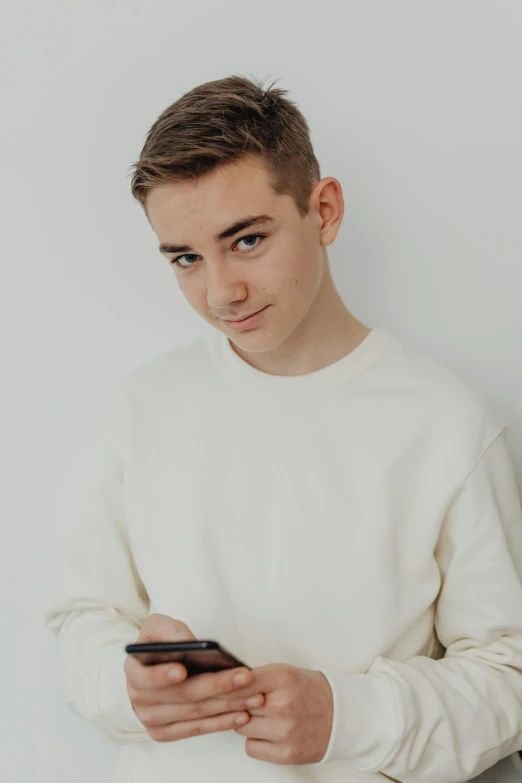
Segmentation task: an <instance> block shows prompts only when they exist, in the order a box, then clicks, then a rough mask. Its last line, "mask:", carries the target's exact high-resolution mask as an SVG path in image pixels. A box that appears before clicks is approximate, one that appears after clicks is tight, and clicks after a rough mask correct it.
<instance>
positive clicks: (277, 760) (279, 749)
mask: <svg viewBox="0 0 522 783" xmlns="http://www.w3.org/2000/svg"><path fill="white" fill-rule="evenodd" d="M245 751H246V754H247V756H250V758H253V759H258V760H259V761H268V762H269V763H270V762H271V763H272V764H296V763H297V762H296V761H295V756H294V751H293V749H292V747H291V746H290V745H285V744H282V743H279V742H268V741H267V740H257V739H251V738H248V739H247V741H246V743H245Z"/></svg>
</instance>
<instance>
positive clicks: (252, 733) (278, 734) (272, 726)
mask: <svg viewBox="0 0 522 783" xmlns="http://www.w3.org/2000/svg"><path fill="white" fill-rule="evenodd" d="M235 731H236V732H237V733H238V734H241V735H242V736H243V737H251V738H252V739H257V740H266V741H268V742H284V740H285V737H287V736H288V721H285V719H284V718H274V717H271V718H265V717H262V718H258V717H254V716H252V717H251V718H250V720H249V721H248V723H247V724H245V725H244V726H240V727H239V728H236V729H235Z"/></svg>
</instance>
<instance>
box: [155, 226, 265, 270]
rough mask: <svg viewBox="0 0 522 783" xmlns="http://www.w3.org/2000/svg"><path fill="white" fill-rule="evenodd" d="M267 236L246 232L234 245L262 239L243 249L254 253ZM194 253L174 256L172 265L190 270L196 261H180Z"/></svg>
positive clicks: (244, 251) (245, 251)
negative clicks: (182, 263)
mask: <svg viewBox="0 0 522 783" xmlns="http://www.w3.org/2000/svg"><path fill="white" fill-rule="evenodd" d="M266 236H267V234H245V236H244V237H239V239H238V240H237V241H236V242H235V243H234V245H233V247H235V246H236V245H237V244H238V242H242V241H243V239H260V240H261V242H257V244H255V245H254V246H253V247H250V248H248V250H243V251H242V252H243V253H252V252H253V251H254V250H257V248H258V247H259V245H260V244H261V243H262V242H263V239H264V238H265V237H266ZM193 255H195V254H194V253H183V255H181V256H177V258H173V259H172V261H171V262H170V263H171V264H172V266H177V267H178V269H181V270H183V271H184V272H185V271H188V270H189V269H192V268H193V267H194V266H196V262H194V263H193V264H189V266H181V265H180V264H179V263H178V262H179V259H180V258H185V256H193Z"/></svg>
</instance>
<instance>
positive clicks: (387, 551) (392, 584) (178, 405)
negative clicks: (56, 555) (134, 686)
mask: <svg viewBox="0 0 522 783" xmlns="http://www.w3.org/2000/svg"><path fill="white" fill-rule="evenodd" d="M114 400H115V402H114V407H113V408H111V416H110V417H109V418H108V421H109V423H110V426H109V427H108V429H107V439H106V441H105V442H104V446H103V449H102V450H101V458H100V461H99V464H97V468H96V473H95V475H96V477H97V478H96V480H95V482H94V487H93V490H92V492H91V493H90V495H89V502H88V503H87V504H86V505H85V508H84V509H83V512H82V526H81V532H78V529H77V527H75V531H74V542H73V543H72V544H71V552H70V555H69V556H68V558H67V562H66V563H65V564H64V566H63V569H62V571H63V580H62V582H63V584H62V587H61V588H60V591H59V593H58V594H57V597H56V601H55V603H54V605H53V606H52V608H50V609H49V611H48V612H47V614H46V618H45V619H46V623H47V625H48V627H49V628H50V629H51V630H52V631H53V632H54V633H55V634H56V635H57V636H58V637H59V642H60V649H61V652H62V654H63V661H64V685H65V689H66V694H67V696H66V699H67V701H66V703H67V706H68V707H69V709H70V710H71V711H72V712H73V713H75V714H77V715H79V716H82V717H84V718H86V719H87V720H90V721H91V722H92V723H93V724H94V725H95V726H96V727H97V728H98V729H99V731H101V732H102V733H103V734H104V735H106V736H107V737H109V738H110V739H111V740H113V741H114V742H116V743H119V744H120V745H122V746H123V747H122V750H121V753H120V757H119V761H118V764H117V766H116V769H115V770H114V774H113V776H112V778H111V781H112V783H142V781H146V782H147V783H185V781H189V782H190V783H193V782H194V783H200V782H201V783H203V781H206V780H212V782H213V783H235V782H236V781H237V783H262V782H263V781H266V783H301V782H302V781H309V782H311V783H314V782H317V783H341V781H342V783H363V782H366V783H369V782H370V781H376V783H377V782H378V781H384V780H385V778H384V777H383V775H386V776H388V777H391V778H392V779H396V780H399V781H403V783H421V782H422V783H460V782H461V781H466V780H468V778H471V777H474V776H475V775H477V774H479V773H480V772H481V771H482V770H484V769H486V768H487V767H490V766H492V765H493V764H494V763H495V762H496V761H497V760H499V759H500V758H502V757H504V756H507V755H508V754H510V753H513V752H515V751H516V750H518V749H519V748H522V581H521V580H522V516H521V508H520V499H519V494H518V490H517V486H516V481H515V476H514V472H513V466H512V462H511V459H510V455H509V452H508V448H507V445H506V429H505V428H503V427H500V426H499V425H497V424H495V423H494V421H493V420H492V418H491V416H490V414H489V413H488V411H487V409H486V407H485V406H484V405H483V404H482V403H481V401H480V400H478V399H477V398H476V397H475V395H474V394H473V393H472V392H471V391H470V390H469V389H468V388H467V387H466V386H465V385H464V384H463V383H462V382H461V381H460V380H459V379H458V378H457V377H455V375H453V373H451V372H450V371H449V370H447V369H445V368H444V367H443V366H441V365H440V364H439V363H437V362H435V361H434V360H432V359H430V358H428V357H426V356H425V355H424V354H422V353H421V352H420V351H418V350H417V349H415V348H413V347H410V346H407V345H405V344H402V343H400V342H399V341H398V340H396V339H395V338H393V337H391V336H390V335H388V334H386V333H385V332H383V331H380V330H378V329H373V330H372V331H371V332H370V334H369V335H368V336H367V337H366V338H365V340H364V341H363V342H362V343H361V344H360V345H359V346H358V347H357V348H356V349H355V350H354V351H352V352H351V353H349V354H348V355H347V356H345V357H343V358H342V359H340V360H339V361H337V362H335V363H333V364H331V365H329V366H327V367H324V368H323V369H321V370H318V371H317V372H313V373H309V374H306V375H300V376H276V375H270V374H268V373H263V372H261V371H259V370H257V369H255V368H254V367H252V366H251V365H249V364H248V363H247V362H245V361H244V360H243V359H242V358H241V357H240V356H239V355H238V354H236V353H235V351H234V350H233V349H232V347H231V345H230V343H229V341H228V338H227V337H226V336H225V335H223V334H222V333H221V332H214V333H212V334H211V335H210V336H209V337H207V338H204V339H202V340H198V341H196V342H193V343H191V344H189V345H185V346H182V347H178V348H175V349H174V350H171V351H169V352H167V353H165V354H162V355H161V356H159V357H156V358H155V359H153V360H151V361H149V362H147V363H146V364H144V365H142V366H141V367H139V368H138V369H137V370H134V371H133V372H132V373H130V374H129V375H128V376H127V377H126V378H125V379H124V381H123V383H122V386H121V388H120V389H119V390H118V392H117V394H116V395H115V396H114ZM154 612H160V613H164V614H167V615H169V616H171V617H173V618H175V619H178V620H182V621H183V622H184V623H186V624H187V625H188V626H189V627H190V629H191V630H192V632H193V633H194V635H195V636H196V637H197V638H201V639H205V638H207V639H216V640H217V641H219V642H221V643H222V644H223V645H224V646H225V647H227V648H228V649H230V650H231V652H233V653H235V654H236V655H237V656H238V657H239V658H240V659H241V660H243V661H244V662H245V663H247V664H248V665H249V666H251V667H257V666H262V665H265V664H269V663H276V662H280V663H287V664H292V665H294V666H301V667H305V668H310V669H316V670H319V671H321V672H323V673H324V675H325V676H326V677H327V679H328V681H329V683H330V685H331V688H332V692H333V695H334V718H333V728H332V734H331V738H330V743H329V746H328V749H327V751H326V755H325V756H324V758H323V759H322V760H321V761H319V762H318V763H315V764H306V765H277V764H273V763H268V762H261V761H259V760H257V759H253V758H251V757H249V756H247V754H246V752H245V742H246V740H245V737H243V736H241V735H239V734H237V733H236V732H234V731H227V732H220V733H216V734H209V735H205V736H201V737H192V738H190V739H185V740H180V741H177V742H167V743H162V742H155V741H154V740H153V739H151V738H150V736H149V735H148V733H147V731H146V729H145V727H144V726H143V725H142V724H141V722H140V721H139V719H138V717H137V715H136V714H135V713H134V711H133V709H132V705H131V703H130V700H129V698H128V694H127V690H126V684H125V674H124V669H123V665H124V661H125V658H126V653H125V651H124V646H125V644H127V643H129V642H133V641H135V640H136V639H137V637H138V634H139V629H140V625H141V623H142V622H143V620H144V619H145V618H146V617H147V616H148V615H149V614H152V613H154Z"/></svg>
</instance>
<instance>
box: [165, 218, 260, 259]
mask: <svg viewBox="0 0 522 783" xmlns="http://www.w3.org/2000/svg"><path fill="white" fill-rule="evenodd" d="M273 221H274V218H273V217H271V215H246V216H245V217H242V218H239V220H236V222H235V223H232V225H231V226H228V228H225V229H223V231H220V232H219V234H216V236H215V240H216V242H223V241H224V240H225V239H229V238H230V237H233V236H234V234H238V233H239V232H240V231H243V230H244V229H245V228H250V226H260V225H264V224H265V223H271V222H273ZM159 249H160V253H190V252H191V251H192V249H193V248H191V247H190V246H189V245H171V244H170V243H166V242H164V243H162V244H161V245H160V246H159Z"/></svg>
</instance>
